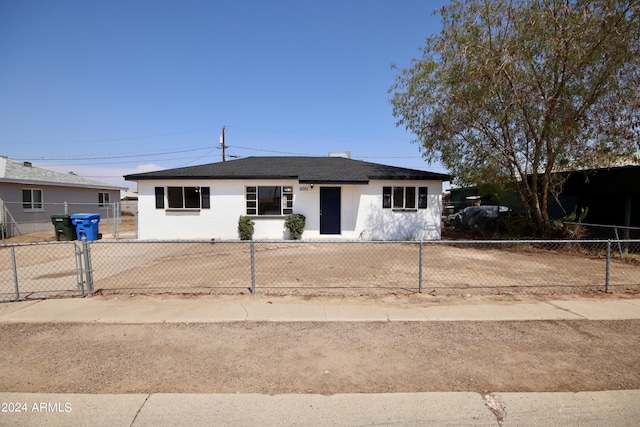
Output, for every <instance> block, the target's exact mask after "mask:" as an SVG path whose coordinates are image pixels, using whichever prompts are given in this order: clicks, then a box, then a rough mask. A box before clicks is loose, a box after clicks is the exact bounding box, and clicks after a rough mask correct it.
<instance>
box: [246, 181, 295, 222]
mask: <svg viewBox="0 0 640 427" xmlns="http://www.w3.org/2000/svg"><path fill="white" fill-rule="evenodd" d="M246 207H247V215H252V216H253V215H256V216H261V215H270V216H282V215H289V214H292V213H293V187H292V186H289V185H284V186H280V185H260V186H249V187H246Z"/></svg>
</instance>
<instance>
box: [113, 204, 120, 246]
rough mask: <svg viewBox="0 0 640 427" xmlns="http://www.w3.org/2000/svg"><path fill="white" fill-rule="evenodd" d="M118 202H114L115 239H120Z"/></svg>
mask: <svg viewBox="0 0 640 427" xmlns="http://www.w3.org/2000/svg"><path fill="white" fill-rule="evenodd" d="M118 210H119V209H118V202H113V237H114V238H117V237H118V220H119V215H118Z"/></svg>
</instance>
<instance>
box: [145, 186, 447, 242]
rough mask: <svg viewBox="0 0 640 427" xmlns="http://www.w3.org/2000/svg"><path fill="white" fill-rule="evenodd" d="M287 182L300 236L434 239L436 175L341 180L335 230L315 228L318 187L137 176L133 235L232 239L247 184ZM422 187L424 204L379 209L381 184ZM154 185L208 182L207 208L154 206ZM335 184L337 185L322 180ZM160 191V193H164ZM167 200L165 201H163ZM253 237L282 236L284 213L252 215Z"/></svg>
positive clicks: (439, 203) (439, 206) (438, 205)
mask: <svg viewBox="0 0 640 427" xmlns="http://www.w3.org/2000/svg"><path fill="white" fill-rule="evenodd" d="M265 185H283V186H292V187H293V197H294V209H293V210H294V212H295V213H300V214H303V215H305V217H306V226H305V231H304V234H303V236H302V238H303V239H318V238H323V239H365V240H420V239H423V240H436V239H440V223H441V215H442V199H441V194H442V183H441V182H440V181H427V182H425V181H371V182H370V183H369V184H368V185H342V186H339V187H341V234H339V235H323V234H320V188H321V187H322V186H323V185H320V184H315V185H314V186H313V188H311V186H310V185H308V184H299V183H298V182H297V180H273V181H267V180H264V181H263V180H261V181H256V180H250V181H249V180H247V181H243V180H233V181H231V180H210V181H204V180H197V181H196V180H170V181H140V182H138V195H139V199H138V212H139V220H138V238H140V239H216V240H228V239H238V218H239V217H240V215H244V214H245V212H246V207H245V205H246V202H245V191H246V190H245V188H246V187H247V186H265ZM393 185H397V186H414V187H427V188H428V207H427V209H418V210H416V211H412V212H398V211H393V210H392V209H382V187H383V186H393ZM156 186H164V187H167V186H179V187H189V186H197V187H209V188H210V200H211V208H210V209H201V210H199V211H194V212H188V211H184V212H182V211H175V210H168V209H156V208H155V190H154V189H155V187H156ZM326 186H327V187H337V185H326ZM165 195H166V194H165ZM166 206H167V204H166V202H165V207H166ZM253 221H254V222H255V233H254V239H283V238H287V237H288V236H287V231H286V229H285V227H284V217H281V218H261V217H253Z"/></svg>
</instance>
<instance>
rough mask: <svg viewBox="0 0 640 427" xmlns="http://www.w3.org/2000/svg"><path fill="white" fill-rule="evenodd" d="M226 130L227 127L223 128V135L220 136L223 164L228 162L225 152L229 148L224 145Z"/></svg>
mask: <svg viewBox="0 0 640 427" xmlns="http://www.w3.org/2000/svg"><path fill="white" fill-rule="evenodd" d="M225 129H226V126H222V135H220V145H222V161H223V162H226V161H227V159H226V156H225V152H224V150H225V148H227V146H226V145H224V131H225Z"/></svg>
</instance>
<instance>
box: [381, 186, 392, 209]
mask: <svg viewBox="0 0 640 427" xmlns="http://www.w3.org/2000/svg"><path fill="white" fill-rule="evenodd" d="M382 208H383V209H390V208H391V187H382Z"/></svg>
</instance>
